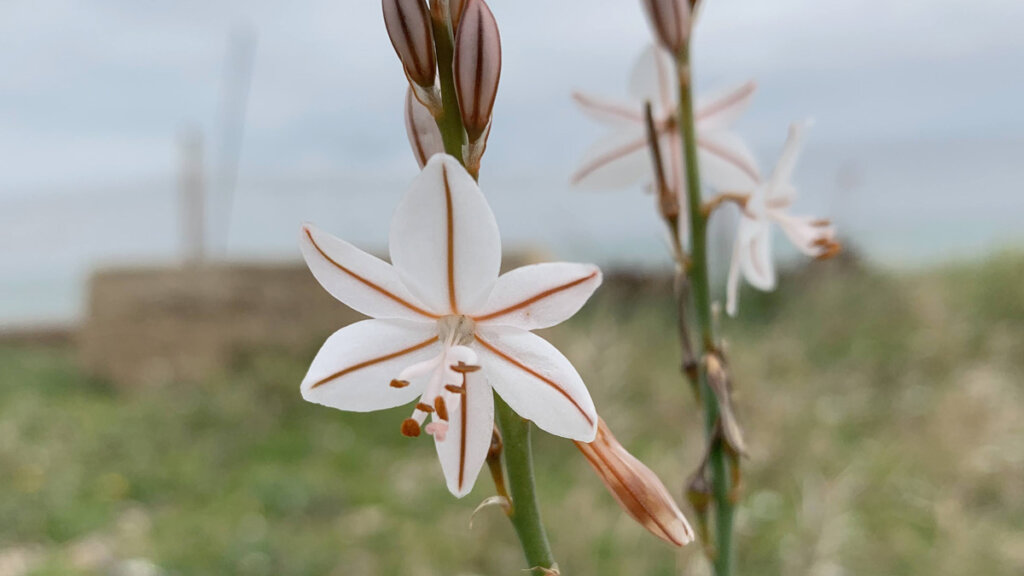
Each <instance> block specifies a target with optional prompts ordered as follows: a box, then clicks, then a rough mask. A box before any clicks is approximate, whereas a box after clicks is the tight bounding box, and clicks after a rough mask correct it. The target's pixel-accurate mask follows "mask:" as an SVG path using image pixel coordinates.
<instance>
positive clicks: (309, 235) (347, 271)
mask: <svg viewBox="0 0 1024 576" xmlns="http://www.w3.org/2000/svg"><path fill="white" fill-rule="evenodd" d="M303 230H304V231H305V233H306V238H308V239H309V242H310V244H312V245H313V248H316V251H317V252H319V253H320V256H323V258H324V260H327V261H328V262H330V263H331V264H333V265H334V267H335V268H337V269H338V270H341V271H342V272H344V273H345V274H347V275H349V276H351V277H352V278H353V279H355V280H356V281H358V282H360V283H361V284H363V285H364V286H366V287H368V288H370V289H372V290H374V291H376V292H378V293H380V294H381V295H383V296H385V297H386V298H389V299H390V300H394V301H395V302H397V303H399V304H401V305H402V306H404V307H406V308H408V309H409V310H412V311H413V312H416V313H417V314H420V315H422V316H426V317H427V318H431V319H433V320H437V319H438V318H440V316H439V315H437V314H434V313H433V312H430V311H428V310H424V309H423V308H420V307H419V306H416V305H415V304H413V303H411V302H409V301H408V300H405V299H404V298H402V297H401V296H398V295H397V294H393V293H391V292H390V291H389V290H387V289H386V288H384V287H383V286H380V285H379V284H377V283H375V282H373V281H371V280H369V279H367V278H364V277H362V276H360V275H359V274H356V273H355V272H353V271H352V270H350V269H349V268H347V267H345V266H344V265H342V264H341V263H339V262H338V261H337V260H335V259H334V258H331V257H330V256H328V255H327V253H326V252H324V250H323V248H321V247H320V245H319V244H317V243H316V240H314V239H313V233H312V232H311V231H310V230H309V228H304V229H303Z"/></svg>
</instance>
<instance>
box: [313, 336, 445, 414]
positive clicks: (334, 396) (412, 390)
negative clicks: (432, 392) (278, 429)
mask: <svg viewBox="0 0 1024 576" xmlns="http://www.w3.org/2000/svg"><path fill="white" fill-rule="evenodd" d="M439 347H440V344H438V343H437V325H436V324H435V323H433V322H429V323H428V322H411V321H408V320H363V321H362V322H356V323H355V324H351V325H349V326H346V327H344V328H342V329H341V330H338V331H337V332H335V333H334V334H332V335H331V337H330V338H328V339H327V342H324V345H323V347H322V348H320V351H319V352H317V355H316V358H314V359H313V363H312V365H310V367H309V372H308V373H306V377H305V378H304V379H303V380H302V397H303V398H305V399H306V400H307V401H309V402H315V403H316V404H323V405H324V406H330V407H332V408H338V409H339V410H348V411H351V412H371V411H374V410H384V409H386V408H393V407H395V406H401V405H402V404H407V403H409V402H412V401H413V400H415V399H416V398H417V397H418V396H419V395H420V394H421V393H422V392H423V388H424V386H426V379H420V380H416V381H413V382H410V384H409V385H408V386H406V387H404V388H395V387H393V386H391V380H392V379H394V378H397V377H398V374H399V373H400V372H401V371H402V369H403V368H405V367H406V366H410V365H412V364H415V363H417V362H421V361H423V360H427V359H429V358H430V357H432V356H435V355H437V353H438V349H439Z"/></svg>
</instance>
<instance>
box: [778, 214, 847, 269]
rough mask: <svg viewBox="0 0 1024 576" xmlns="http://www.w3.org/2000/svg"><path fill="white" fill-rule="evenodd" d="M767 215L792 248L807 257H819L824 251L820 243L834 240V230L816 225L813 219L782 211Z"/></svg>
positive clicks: (824, 225)
mask: <svg viewBox="0 0 1024 576" xmlns="http://www.w3.org/2000/svg"><path fill="white" fill-rule="evenodd" d="M768 213H769V215H770V216H771V218H772V219H773V220H775V221H776V222H778V224H779V228H781V229H782V232H783V233H785V235H786V237H787V238H789V241H790V242H792V243H793V246H795V247H796V248H797V250H799V251H800V252H802V253H804V254H805V255H807V256H811V257H815V256H820V255H821V254H822V253H823V252H825V250H826V248H825V246H824V245H823V244H822V242H821V241H823V240H834V239H835V228H834V227H833V226H831V225H827V224H821V223H818V222H817V219H815V218H810V217H807V216H793V215H791V214H788V213H786V212H785V211H782V210H769V212H768Z"/></svg>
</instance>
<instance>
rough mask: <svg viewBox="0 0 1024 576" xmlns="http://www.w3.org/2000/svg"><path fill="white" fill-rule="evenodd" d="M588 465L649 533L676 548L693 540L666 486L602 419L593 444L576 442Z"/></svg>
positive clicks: (691, 532)
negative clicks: (631, 452)
mask: <svg viewBox="0 0 1024 576" xmlns="http://www.w3.org/2000/svg"><path fill="white" fill-rule="evenodd" d="M576 447H577V448H579V449H580V452H582V453H583V456H584V457H586V459H587V462H589V463H590V465H591V466H592V467H593V468H594V471H595V472H597V475H598V477H600V478H601V480H602V481H603V482H604V484H605V486H607V487H608V491H609V492H611V493H612V496H614V497H615V500H617V501H618V502H619V505H620V506H621V507H622V509H623V510H625V512H626V513H627V514H629V515H630V517H632V518H633V519H634V520H636V521H637V522H638V523H639V524H640V525H641V526H643V527H644V528H645V529H647V531H648V532H650V533H651V534H654V535H655V536H657V537H658V538H661V539H662V540H664V541H665V542H668V543H669V544H672V545H674V546H684V545H686V544H689V543H690V542H692V541H693V529H692V528H690V523H689V522H687V521H686V517H685V516H683V513H682V512H681V511H680V510H679V506H677V505H676V502H675V500H673V499H672V496H671V495H670V494H669V491H668V489H667V488H665V485H664V484H663V483H662V482H661V480H660V479H659V478H658V476H657V474H655V473H654V472H653V471H652V470H651V469H650V468H648V467H647V466H646V465H644V463H643V462H641V461H640V460H638V459H637V458H636V457H635V456H633V455H632V454H630V453H629V452H628V451H627V450H626V449H625V448H624V447H623V446H622V444H620V443H619V441H618V440H616V439H615V436H614V435H612V431H611V430H609V429H608V426H607V425H606V424H605V423H604V419H602V418H598V424H597V437H596V438H595V439H594V441H593V442H590V443H583V442H576Z"/></svg>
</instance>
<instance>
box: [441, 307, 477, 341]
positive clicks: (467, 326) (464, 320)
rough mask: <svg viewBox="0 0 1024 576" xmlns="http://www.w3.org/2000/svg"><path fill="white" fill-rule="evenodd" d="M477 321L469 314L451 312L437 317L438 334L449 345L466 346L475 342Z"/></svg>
mask: <svg viewBox="0 0 1024 576" xmlns="http://www.w3.org/2000/svg"><path fill="white" fill-rule="evenodd" d="M475 330H476V323H475V322H473V320H472V319H471V318H469V317H468V316H463V315H461V314H457V315H456V314H450V315H448V316H442V317H440V318H438V319H437V336H438V338H439V339H440V340H441V342H444V343H445V347H448V346H466V345H468V344H470V343H471V342H473V332H474V331H475Z"/></svg>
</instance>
